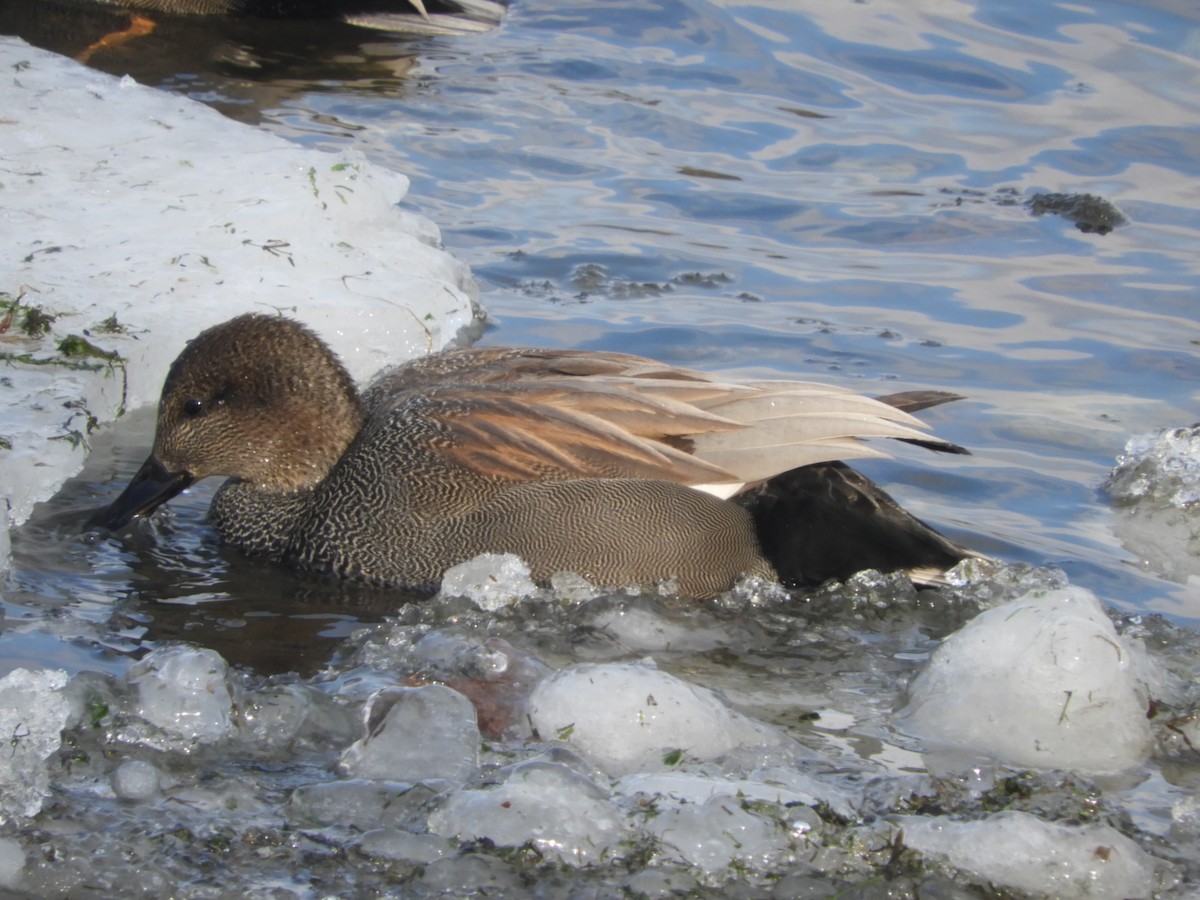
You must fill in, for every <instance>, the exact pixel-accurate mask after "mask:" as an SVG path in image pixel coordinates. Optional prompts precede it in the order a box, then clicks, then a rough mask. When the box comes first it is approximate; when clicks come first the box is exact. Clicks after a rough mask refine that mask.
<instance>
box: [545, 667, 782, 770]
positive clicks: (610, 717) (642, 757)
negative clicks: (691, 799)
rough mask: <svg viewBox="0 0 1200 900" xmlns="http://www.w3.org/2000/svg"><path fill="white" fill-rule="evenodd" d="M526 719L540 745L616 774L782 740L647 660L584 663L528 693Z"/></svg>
mask: <svg viewBox="0 0 1200 900" xmlns="http://www.w3.org/2000/svg"><path fill="white" fill-rule="evenodd" d="M529 716H530V722H531V724H532V725H533V727H534V729H535V730H536V731H537V733H538V734H540V735H541V737H542V739H543V740H554V739H555V738H557V739H559V740H562V741H566V742H569V743H570V744H571V745H572V746H573V747H575V748H576V749H577V750H579V752H581V753H582V754H583V755H584V756H586V757H587V758H588V759H590V760H591V761H592V762H593V763H595V764H596V765H598V766H600V767H601V768H603V769H605V770H606V771H608V772H609V773H611V774H614V775H623V774H626V773H630V772H642V771H657V770H661V769H666V768H670V767H672V766H674V765H677V764H679V763H680V762H682V761H684V760H710V759H716V758H718V757H720V756H722V755H723V754H726V753H728V752H730V751H731V750H733V749H735V748H737V747H742V746H748V745H758V744H767V745H779V744H781V743H782V742H783V740H784V739H783V737H782V735H780V733H779V732H777V731H775V730H774V729H772V728H769V727H768V726H766V725H763V724H761V723H758V722H755V721H754V720H752V719H750V718H748V717H747V716H744V715H742V714H741V713H738V712H735V711H734V710H731V709H730V708H729V707H728V706H726V705H725V704H724V702H722V701H721V699H720V698H719V697H718V696H717V695H716V694H714V693H713V692H712V691H710V690H707V689H705V688H702V687H697V686H696V685H693V684H689V683H687V682H686V681H683V680H682V679H680V678H676V677H675V676H674V675H668V674H667V673H666V672H660V671H659V670H658V669H657V668H656V667H655V666H654V664H653V662H652V661H648V662H640V663H619V664H593V663H584V664H582V665H576V666H571V667H569V668H567V669H564V670H562V671H561V672H557V673H555V674H554V675H551V676H550V677H548V678H546V679H545V680H544V681H543V682H541V684H539V685H538V686H537V687H536V688H535V689H534V691H533V694H532V695H531V697H530V698H529Z"/></svg>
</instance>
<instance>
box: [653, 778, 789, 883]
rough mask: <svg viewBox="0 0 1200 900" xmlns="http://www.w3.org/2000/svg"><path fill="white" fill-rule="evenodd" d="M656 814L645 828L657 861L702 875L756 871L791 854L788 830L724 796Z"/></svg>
mask: <svg viewBox="0 0 1200 900" xmlns="http://www.w3.org/2000/svg"><path fill="white" fill-rule="evenodd" d="M664 807H666V808H664ZM655 811H656V813H657V814H656V815H654V816H652V817H651V818H650V819H649V820H648V821H647V822H646V826H645V827H646V830H647V832H649V833H650V834H651V835H652V836H654V837H655V838H656V839H657V840H658V843H659V855H660V856H661V857H662V858H663V859H665V860H668V861H670V862H674V863H679V864H682V865H687V866H695V867H697V868H698V869H700V870H701V871H703V872H704V873H705V874H707V875H717V874H721V873H723V872H725V871H726V870H728V869H729V868H730V866H735V865H736V866H737V868H738V869H739V870H740V869H744V868H750V869H753V870H759V871H761V870H764V869H766V868H768V867H770V866H771V865H772V864H775V863H778V862H779V861H780V860H781V858H782V857H783V856H784V854H786V853H787V852H789V851H790V850H791V849H792V844H793V834H792V832H791V830H790V829H789V828H787V827H785V825H784V824H783V823H782V822H780V821H777V820H774V819H771V818H769V817H767V816H764V815H761V814H759V813H757V812H755V811H753V810H752V809H751V807H750V804H749V803H747V802H746V801H744V800H741V799H739V798H737V797H735V796H731V795H728V794H724V795H718V796H715V797H713V798H712V799H710V800H707V801H705V802H703V803H687V802H679V801H675V802H669V801H660V802H659V803H658V804H657V806H656V807H655Z"/></svg>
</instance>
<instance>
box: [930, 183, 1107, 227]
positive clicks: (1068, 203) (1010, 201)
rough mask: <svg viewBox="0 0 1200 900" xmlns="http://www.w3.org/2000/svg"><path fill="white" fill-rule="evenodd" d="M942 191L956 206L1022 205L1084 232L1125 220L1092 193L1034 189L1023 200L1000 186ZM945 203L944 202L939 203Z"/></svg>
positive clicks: (1011, 190)
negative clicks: (1067, 222)
mask: <svg viewBox="0 0 1200 900" xmlns="http://www.w3.org/2000/svg"><path fill="white" fill-rule="evenodd" d="M940 193H941V194H944V195H948V196H951V197H953V198H954V199H953V205H954V206H955V207H961V206H965V205H966V204H969V203H974V204H984V203H986V204H990V205H992V206H1024V207H1026V208H1027V209H1028V210H1029V211H1030V212H1031V213H1033V214H1034V215H1035V216H1044V215H1048V214H1049V215H1056V216H1062V217H1063V218H1064V219H1068V220H1069V221H1072V222H1074V223H1075V227H1076V228H1078V229H1079V230H1080V231H1082V232H1084V233H1085V234H1108V233H1109V232H1110V231H1112V230H1113V229H1114V228H1119V227H1120V226H1122V225H1125V224H1126V223H1127V222H1128V219H1126V218H1125V217H1124V216H1123V215H1121V212H1120V211H1119V210H1118V209H1117V208H1116V207H1115V206H1114V205H1113V204H1112V203H1111V202H1109V201H1108V200H1105V199H1104V198H1103V197H1097V196H1096V195H1094V194H1063V193H1037V194H1033V195H1031V196H1030V197H1029V198H1028V199H1026V200H1022V199H1021V193H1020V191H1018V190H1017V189H1016V188H1012V187H1002V188H996V189H995V190H992V191H984V190H978V189H975V188H942V189H941V191H940ZM939 205H944V204H939Z"/></svg>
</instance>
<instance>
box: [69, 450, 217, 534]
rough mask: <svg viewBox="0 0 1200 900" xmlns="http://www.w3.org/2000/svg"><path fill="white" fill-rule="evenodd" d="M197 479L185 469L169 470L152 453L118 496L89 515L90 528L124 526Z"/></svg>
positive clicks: (148, 512)
mask: <svg viewBox="0 0 1200 900" xmlns="http://www.w3.org/2000/svg"><path fill="white" fill-rule="evenodd" d="M195 480H196V479H195V478H193V477H192V476H191V475H190V474H189V473H187V472H168V471H167V470H166V469H165V468H164V467H163V464H162V463H160V462H159V461H158V460H157V459H155V458H154V457H153V456H151V457H150V458H149V459H147V460H146V461H145V462H144V463H142V467H141V468H140V469H138V471H137V474H136V475H134V476H133V480H132V481H130V482H129V485H128V486H127V487H126V488H125V490H123V491H122V492H121V496H120V497H118V498H117V499H116V500H114V501H113V502H112V503H111V504H110V505H109V506H107V507H105V508H104V509H102V510H100V512H98V513H96V514H95V515H94V516H92V517H91V518H90V519H88V522H87V524H88V527H89V528H107V529H108V530H109V531H115V530H117V529H118V528H123V527H124V526H126V525H128V524H129V523H130V522H132V521H133V520H134V519H136V518H138V517H139V516H148V515H150V513H152V512H154V510H156V509H158V508H159V507H160V506H162V505H163V504H164V503H166V502H167V501H168V500H170V499H171V498H172V497H174V496H176V495H177V494H179V493H180V492H181V491H182V490H183V489H184V488H186V487H187V486H188V485H190V484H191V483H192V482H193V481H195Z"/></svg>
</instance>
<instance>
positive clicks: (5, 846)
mask: <svg viewBox="0 0 1200 900" xmlns="http://www.w3.org/2000/svg"><path fill="white" fill-rule="evenodd" d="M24 868H25V850H24V849H23V848H22V847H21V845H20V843H18V842H17V841H14V840H13V839H12V838H0V888H3V889H4V890H6V891H13V890H16V889H17V888H18V887H20V885H21V870H22V869H24Z"/></svg>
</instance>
